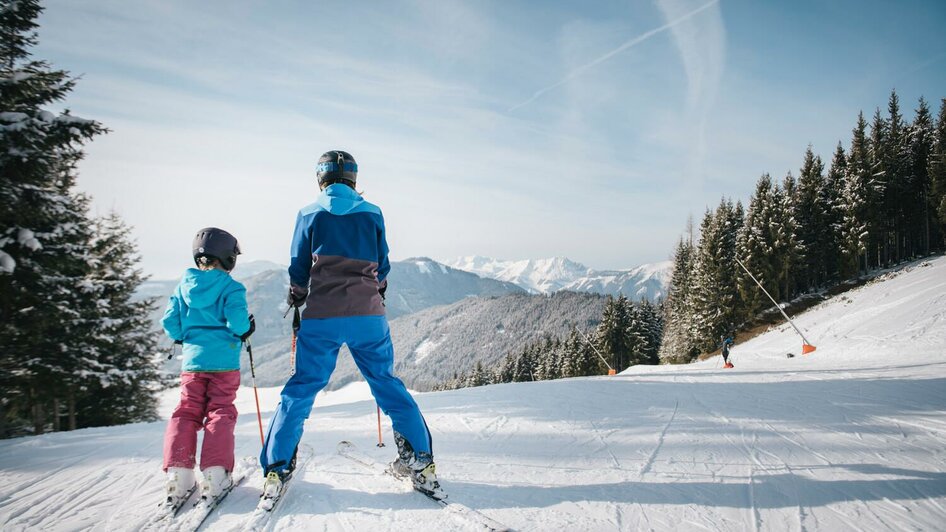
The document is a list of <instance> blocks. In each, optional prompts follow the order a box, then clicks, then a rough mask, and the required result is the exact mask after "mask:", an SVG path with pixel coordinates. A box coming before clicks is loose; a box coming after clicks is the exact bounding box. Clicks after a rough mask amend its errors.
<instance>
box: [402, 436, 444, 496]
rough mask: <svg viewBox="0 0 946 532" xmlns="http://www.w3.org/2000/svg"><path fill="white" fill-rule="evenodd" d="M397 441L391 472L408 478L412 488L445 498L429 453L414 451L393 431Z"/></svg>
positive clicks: (425, 493) (427, 494)
mask: <svg viewBox="0 0 946 532" xmlns="http://www.w3.org/2000/svg"><path fill="white" fill-rule="evenodd" d="M394 441H395V443H397V455H398V456H397V458H396V459H395V460H394V462H392V463H391V473H392V474H393V475H394V476H396V477H400V478H410V479H411V483H412V484H413V485H414V489H415V490H417V491H419V492H421V493H423V494H424V495H426V496H428V497H430V498H431V499H436V500H438V501H439V500H443V499H446V498H447V494H446V493H444V491H443V489H442V488H441V487H440V482H439V481H438V480H437V466H436V465H435V464H434V457H433V456H431V454H430V453H425V452H419V453H415V452H414V449H413V447H411V444H410V443H409V442H408V441H407V440H406V439H405V438H404V437H403V436H401V435H400V434H398V433H397V432H395V433H394Z"/></svg>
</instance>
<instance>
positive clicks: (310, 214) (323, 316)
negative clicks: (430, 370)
mask: <svg viewBox="0 0 946 532" xmlns="http://www.w3.org/2000/svg"><path fill="white" fill-rule="evenodd" d="M357 173H358V165H357V164H356V163H355V159H354V158H353V157H352V156H351V155H350V154H348V153H346V152H344V151H329V152H326V153H325V154H323V155H322V156H321V157H320V158H319V163H318V167H317V171H316V176H317V179H318V185H319V189H320V190H321V194H320V195H319V197H318V199H317V200H316V202H315V203H313V204H311V205H309V206H307V207H303V208H302V210H300V211H299V214H298V216H297V218H296V228H295V232H294V234H293V237H292V248H291V253H290V255H291V258H290V265H289V280H290V289H289V298H288V302H289V304H290V305H292V306H294V307H296V308H297V309H298V308H299V307H302V306H303V305H305V310H304V311H302V324H301V328H300V330H299V333H298V339H297V347H296V349H297V352H296V367H295V373H294V374H293V375H292V377H290V379H289V381H288V382H287V383H286V386H285V387H284V388H283V390H282V394H281V402H280V403H279V406H278V408H277V410H276V413H275V415H274V416H273V419H272V420H271V421H270V424H269V430H268V431H267V437H266V442H265V444H264V446H263V452H262V454H261V455H260V463H261V465H262V466H263V468H264V473H265V474H266V481H265V483H264V487H263V498H264V499H266V498H274V499H275V498H278V497H279V496H280V493H281V491H282V487H283V482H285V481H286V480H287V479H288V478H289V477H290V476H291V475H292V470H293V467H294V465H295V464H294V461H295V453H296V449H297V446H298V445H299V440H300V439H301V438H302V429H303V423H304V422H305V420H306V418H308V417H309V412H310V411H311V410H312V403H313V400H314V398H315V395H316V394H317V393H318V392H319V390H321V389H322V388H323V387H325V385H326V384H327V383H328V381H329V377H330V376H331V374H332V371H334V369H335V362H336V358H337V357H338V350H339V348H340V347H341V346H342V344H343V343H344V344H347V345H348V349H349V350H350V351H351V354H352V357H353V358H354V360H355V364H356V365H357V366H358V369H359V370H361V373H362V375H364V377H365V380H367V381H368V385H369V386H370V388H371V393H372V395H373V396H374V398H375V400H376V401H377V403H378V405H379V406H380V407H381V410H383V411H384V413H385V414H387V415H389V416H390V417H391V420H392V423H393V425H394V440H395V442H396V443H397V447H398V457H397V459H396V460H395V461H394V463H393V464H392V467H393V469H394V470H395V471H396V472H398V473H399V474H401V475H404V476H410V478H411V479H412V481H413V484H414V488H415V489H417V490H418V491H421V492H423V493H425V494H427V495H428V496H430V497H434V498H442V497H443V492H442V490H441V489H440V484H439V482H438V481H437V475H436V468H435V466H434V461H433V451H432V443H431V437H430V432H429V431H428V429H427V423H426V422H425V421H424V417H423V415H422V414H421V412H420V409H419V408H418V407H417V403H415V402H414V399H413V398H412V397H411V395H410V393H408V391H407V388H405V386H404V384H403V383H402V382H401V381H400V379H398V378H397V377H395V375H394V347H393V345H392V344H391V333H390V330H389V329H388V322H387V318H386V317H385V310H384V292H385V290H386V289H387V279H386V278H387V275H388V272H389V271H390V269H391V265H390V263H389V262H388V245H387V242H386V240H385V229H384V219H383V217H382V215H381V210H380V209H379V208H378V207H377V206H375V205H373V204H371V203H368V202H367V201H365V200H364V199H363V198H362V197H361V195H360V194H359V193H358V192H357V191H356V190H355V181H356V179H357Z"/></svg>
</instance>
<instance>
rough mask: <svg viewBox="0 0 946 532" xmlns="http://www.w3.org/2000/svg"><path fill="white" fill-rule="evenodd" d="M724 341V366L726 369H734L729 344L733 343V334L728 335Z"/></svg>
mask: <svg viewBox="0 0 946 532" xmlns="http://www.w3.org/2000/svg"><path fill="white" fill-rule="evenodd" d="M722 342H723V362H724V364H723V367H724V368H726V369H732V368H734V367H735V366H733V365H732V362H730V361H729V346H731V345H733V339H732V337H731V336H729V337H726V338H725V339H724V340H722Z"/></svg>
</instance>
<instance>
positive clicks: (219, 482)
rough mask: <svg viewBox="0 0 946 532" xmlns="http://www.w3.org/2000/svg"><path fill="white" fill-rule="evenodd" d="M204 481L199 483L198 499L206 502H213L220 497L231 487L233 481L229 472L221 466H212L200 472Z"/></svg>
mask: <svg viewBox="0 0 946 532" xmlns="http://www.w3.org/2000/svg"><path fill="white" fill-rule="evenodd" d="M202 473H203V475H204V481H203V482H201V483H200V497H201V498H202V499H206V500H213V499H216V498H217V497H220V496H221V495H223V494H224V493H226V492H227V490H229V489H230V487H231V486H233V479H232V478H231V477H230V472H229V471H227V470H226V469H224V468H223V466H212V467H208V468H207V469H204V470H203V471H202Z"/></svg>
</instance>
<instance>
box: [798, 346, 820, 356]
mask: <svg viewBox="0 0 946 532" xmlns="http://www.w3.org/2000/svg"><path fill="white" fill-rule="evenodd" d="M815 349H817V348H816V347H815V346H813V345H811V344H801V354H803V355H807V354H809V353H814V352H815Z"/></svg>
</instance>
